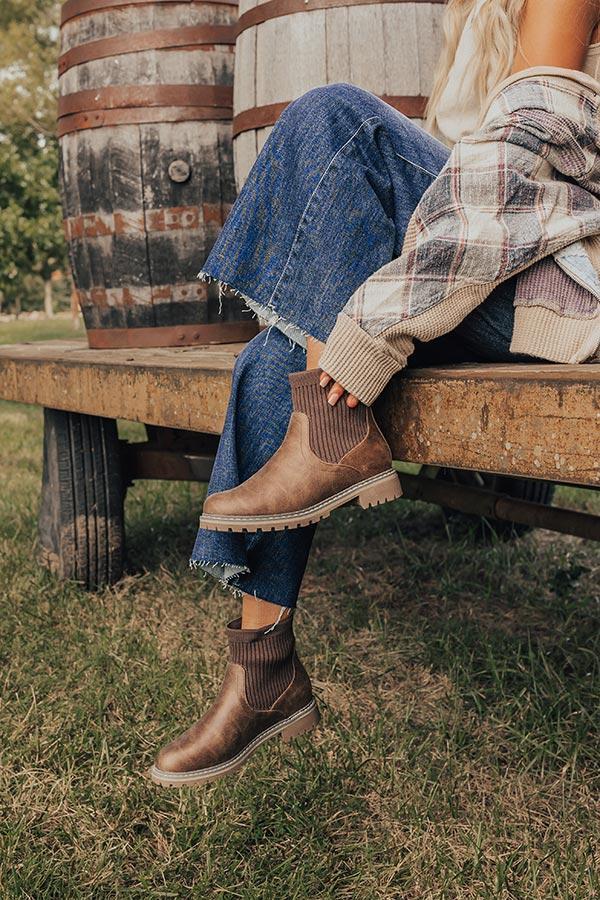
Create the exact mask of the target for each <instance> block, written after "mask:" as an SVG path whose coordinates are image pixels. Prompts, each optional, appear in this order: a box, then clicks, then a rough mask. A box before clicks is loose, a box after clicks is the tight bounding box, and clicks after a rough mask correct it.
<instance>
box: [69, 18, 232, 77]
mask: <svg viewBox="0 0 600 900" xmlns="http://www.w3.org/2000/svg"><path fill="white" fill-rule="evenodd" d="M216 44H235V31H234V27H233V25H193V26H191V27H189V28H161V29H158V30H155V31H139V32H133V33H128V34H118V35H115V36H114V37H109V38H103V39H102V40H101V41H88V43H87V44H81V45H80V46H78V47H73V48H72V49H71V50H67V52H66V53H63V54H62V56H60V57H59V59H58V74H59V75H63V74H64V73H65V72H67V71H68V70H69V69H70V68H72V67H73V66H79V65H81V64H82V63H87V62H90V61H91V60H94V59H106V58H107V57H109V56H122V55H123V54H125V53H137V52H138V51H140V50H171V49H175V48H177V49H180V50H181V49H190V50H195V49H197V48H202V47H203V46H208V47H212V46H214V45H216Z"/></svg>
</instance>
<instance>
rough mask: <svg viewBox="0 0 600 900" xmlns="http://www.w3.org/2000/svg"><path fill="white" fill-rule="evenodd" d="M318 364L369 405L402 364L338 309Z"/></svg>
mask: <svg viewBox="0 0 600 900" xmlns="http://www.w3.org/2000/svg"><path fill="white" fill-rule="evenodd" d="M319 366H320V368H321V369H323V371H324V372H327V374H328V375H331V377H332V378H334V379H335V381H339V383H340V384H341V385H343V386H344V387H345V388H346V390H347V391H348V392H349V393H350V394H354V396H355V397H358V399H359V400H360V401H361V402H362V403H364V404H365V405H366V406H371V404H372V403H374V401H375V400H376V399H377V397H378V396H379V395H380V393H381V392H382V390H383V389H384V387H385V386H386V384H387V383H388V381H389V380H390V378H391V377H392V375H395V374H396V372H399V371H400V369H402V364H401V363H400V362H398V360H396V359H394V358H393V357H392V356H390V354H389V353H387V352H386V351H385V350H384V348H383V347H382V345H381V344H380V343H379V342H378V341H377V339H376V338H373V337H371V335H369V334H367V332H366V331H364V330H363V329H362V328H361V327H360V326H359V325H357V324H356V322H355V321H354V320H353V319H351V318H350V317H349V316H347V315H345V314H344V313H340V314H339V315H338V317H337V321H336V323H335V325H334V327H333V330H332V332H331V334H330V335H329V337H328V338H327V343H326V345H325V350H324V351H323V353H322V355H321V358H320V359H319Z"/></svg>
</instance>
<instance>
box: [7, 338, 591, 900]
mask: <svg viewBox="0 0 600 900" xmlns="http://www.w3.org/2000/svg"><path fill="white" fill-rule="evenodd" d="M20 339H22V338H20ZM3 340H4V338H3ZM0 430H1V434H2V441H1V442H0V585H1V588H0V661H1V666H2V688H1V695H0V747H1V750H0V810H1V811H2V812H1V815H0V897H1V898H2V900H5V898H7V900H12V898H18V900H21V898H25V900H28V898H32V900H50V898H52V900H54V898H56V900H59V898H60V900H63V898H82V900H83V898H85V900H87V898H135V900H138V898H139V900H142V898H144V900H147V898H151V900H154V898H156V900H158V898H188V897H190V898H203V900H204V898H213V897H214V898H244V900H254V898H261V900H262V898H265V900H271V898H272V900H280V898H285V900H288V898H294V900H295V898H299V900H300V898H315V897H319V898H331V900H338V898H342V900H345V898H348V900H350V898H351V900H354V898H358V900H372V898H407V900H422V898H448V900H454V898H519V900H521V898H522V900H536V898H540V900H547V898H564V900H590V898H595V897H598V896H600V877H599V875H598V852H599V840H598V838H599V835H598V813H599V811H600V810H599V805H600V804H599V800H598V797H599V788H600V783H599V782H600V779H599V772H600V759H599V757H600V753H599V749H598V725H599V722H598V709H599V699H600V678H599V671H598V662H599V649H600V647H599V645H600V630H599V628H598V626H599V624H600V623H599V618H600V616H599V604H600V589H599V587H598V585H599V583H600V580H599V562H598V548H597V545H594V544H591V543H586V542H584V541H580V540H577V539H574V538H569V537H561V536H555V535H551V534H550V533H548V532H541V531H540V532H537V533H534V534H530V535H528V536H527V537H525V538H523V539H521V540H520V541H516V542H514V543H497V544H492V545H488V546H481V545H479V544H477V543H476V542H474V541H472V540H471V539H470V538H469V537H468V536H466V537H464V538H462V539H460V540H459V539H457V538H454V539H453V540H449V536H448V534H447V531H446V528H445V525H444V520H443V518H442V516H441V514H440V512H439V511H438V510H437V509H436V508H434V507H431V506H427V505H425V504H409V503H404V502H402V501H400V502H399V503H396V504H390V505H388V506H387V507H384V508H383V509H381V510H376V511H367V512H363V511H361V510H358V509H348V510H343V511H341V512H340V513H338V514H337V515H335V516H334V517H332V519H331V520H329V521H328V522H326V523H324V525H323V526H322V528H321V529H320V531H319V535H318V538H317V540H316V544H315V550H314V554H313V556H312V560H311V564H310V568H309V571H308V574H307V578H306V582H305V590H304V594H303V600H302V604H301V609H300V611H299V613H298V615H297V629H296V630H297V635H298V643H299V650H300V653H301V655H302V657H303V659H304V661H305V663H306V665H307V668H308V669H309V671H310V673H311V674H312V677H313V680H314V687H315V691H316V694H317V696H318V700H319V703H320V706H321V710H322V714H323V721H322V726H321V727H320V728H319V730H318V731H317V732H316V733H315V734H314V737H310V736H305V737H302V738H300V739H299V740H298V741H297V742H296V743H294V744H293V745H291V746H290V745H283V744H280V743H271V744H268V745H266V746H265V747H263V748H261V750H260V751H259V752H258V753H257V754H256V755H255V756H254V757H253V759H252V761H251V762H250V763H249V764H248V765H247V767H246V768H245V769H244V770H242V772H241V774H238V775H235V776H233V777H232V778H230V779H229V780H226V781H221V782H217V783H215V784H213V785H210V786H208V787H206V788H202V789H184V790H182V791H181V792H169V791H166V790H160V789H158V788H155V787H153V786H152V785H151V784H150V783H149V782H148V780H147V779H146V778H145V775H144V773H145V770H146V769H147V767H148V765H149V764H150V763H151V761H152V759H153V756H154V753H155V752H156V749H157V748H158V747H159V746H160V744H161V743H162V742H163V741H165V740H167V739H169V738H170V737H172V736H173V735H174V734H176V733H178V731H179V730H181V728H182V727H184V726H187V725H188V724H190V723H191V721H192V720H193V719H194V718H196V717H197V716H198V715H199V713H200V712H201V711H202V710H203V709H204V708H205V707H206V705H207V704H208V703H210V701H211V698H212V697H213V696H214V693H215V691H216V689H217V687H218V684H219V680H220V678H221V676H222V673H223V669H224V666H225V658H224V652H223V650H224V647H223V625H224V623H225V622H226V621H227V620H228V619H229V618H230V617H233V616H234V615H235V614H236V610H237V605H236V601H235V599H234V598H233V597H232V596H231V595H230V594H228V593H223V592H221V590H220V589H218V588H217V587H215V585H214V583H213V582H212V581H211V580H204V579H203V578H202V577H199V576H198V575H197V574H195V573H193V572H190V571H189V570H188V568H187V558H188V555H189V550H190V547H191V543H192V541H193V537H194V533H195V523H196V521H197V516H198V512H199V508H200V503H201V498H202V489H201V488H200V487H198V486H195V485H188V484H163V485H160V484H155V483H147V484H144V485H138V486H136V487H135V488H133V489H132V490H131V491H130V493H129V496H128V500H127V509H126V512H127V528H128V539H129V557H130V562H129V572H128V575H127V577H126V578H125V579H124V581H123V582H122V583H121V584H119V585H118V586H117V587H115V588H114V589H112V590H106V591H104V592H102V593H100V594H96V595H89V594H86V593H85V592H83V591H81V590H80V589H79V588H78V587H76V586H74V585H68V584H67V585H66V584H61V583H59V582H58V581H56V580H55V579H54V578H53V577H51V576H50V575H48V574H47V573H46V572H45V571H44V570H42V569H41V568H40V567H39V566H38V564H37V562H36V556H35V533H36V515H37V503H38V497H39V479H40V466H41V449H42V418H41V412H40V410H39V409H35V408H28V407H22V406H17V405H11V404H8V403H2V404H0ZM565 498H567V499H569V500H570V502H575V501H577V503H578V504H579V505H580V506H581V507H582V508H583V507H584V506H585V508H587V509H589V510H590V511H591V510H594V511H596V512H600V495H599V494H593V493H591V492H588V493H582V494H581V493H579V492H575V491H571V492H568V494H567V493H563V494H562V495H561V500H564V499H565Z"/></svg>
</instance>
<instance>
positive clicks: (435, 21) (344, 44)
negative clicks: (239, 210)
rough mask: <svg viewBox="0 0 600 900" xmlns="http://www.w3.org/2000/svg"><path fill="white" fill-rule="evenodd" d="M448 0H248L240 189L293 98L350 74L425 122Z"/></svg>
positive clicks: (243, 11) (236, 124)
mask: <svg viewBox="0 0 600 900" xmlns="http://www.w3.org/2000/svg"><path fill="white" fill-rule="evenodd" d="M444 3H445V0H386V2H380V0H266V2H260V0H258V2H257V0H240V18H239V21H238V24H237V28H236V33H237V41H236V59H235V79H234V93H233V111H234V119H233V134H234V160H235V172H236V181H237V185H238V189H239V188H240V187H241V186H242V184H243V183H244V181H245V179H246V177H247V175H248V172H249V171H250V168H251V166H252V164H253V162H254V160H255V159H256V156H257V154H258V153H259V152H260V150H261V149H262V146H263V144H264V142H265V140H266V139H267V137H268V135H269V134H270V132H271V129H272V126H273V124H274V123H275V122H276V121H277V118H278V116H279V115H280V113H281V112H282V111H283V109H285V107H286V106H287V104H288V103H289V102H290V101H291V100H295V99H296V98H297V97H299V96H301V95H302V94H303V93H305V91H307V90H309V89H310V88H313V87H318V86H319V85H323V84H332V83H334V82H338V81H347V82H351V83H352V84H356V85H358V86H359V87H362V88H365V89H366V90H368V91H371V92H372V93H373V94H377V95H378V96H379V97H382V98H383V99H384V100H386V101H387V102H388V103H390V104H391V105H392V106H394V107H395V108H396V109H399V110H400V111H401V112H403V113H404V114H405V115H407V116H409V117H410V118H412V119H416V120H417V122H419V124H422V117H423V113H424V110H425V105H426V103H427V97H428V95H429V91H430V89H431V83H432V76H433V70H434V68H435V65H436V62H437V57H438V55H439V51H440V47H441V45H442V27H441V18H442V14H443V8H444V6H443V5H444Z"/></svg>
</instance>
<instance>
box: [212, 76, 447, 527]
mask: <svg viewBox="0 0 600 900" xmlns="http://www.w3.org/2000/svg"><path fill="white" fill-rule="evenodd" d="M307 123H308V126H307ZM448 155H449V150H448V148H447V147H445V146H444V145H443V144H441V143H440V142H438V141H436V140H435V139H434V138H432V137H431V136H429V135H428V134H426V133H425V132H424V131H423V130H422V129H420V128H418V127H416V126H415V125H414V124H413V123H412V122H410V121H409V120H408V119H407V118H406V117H404V116H402V115H401V114H399V113H398V112H396V111H395V110H394V109H392V108H391V107H390V106H388V105H387V104H386V103H384V102H383V101H381V100H379V99H378V98H377V97H375V96H374V95H372V94H370V93H368V92H367V91H363V90H362V89H360V88H357V87H355V86H352V85H347V84H336V85H330V86H328V87H325V88H317V89H315V90H313V91H309V92H308V93H307V94H305V95H304V96H303V97H301V98H299V100H297V101H295V102H294V103H292V104H290V106H289V107H288V108H287V109H286V110H285V111H284V113H283V115H282V116H281V119H280V120H279V123H278V125H277V126H276V127H275V129H274V130H273V132H272V134H271V135H270V137H269V140H268V141H267V142H266V144H265V147H264V149H263V151H262V152H261V154H260V156H259V158H258V160H257V162H256V164H255V166H254V167H253V169H252V171H251V173H250V177H249V179H248V182H247V183H246V185H245V186H244V188H243V190H242V192H241V194H240V197H239V198H238V202H236V204H235V205H234V207H233V209H232V213H231V217H230V219H228V223H227V224H226V227H225V229H224V230H223V233H222V234H221V236H220V238H219V240H218V241H217V243H216V245H215V247H214V248H213V251H212V252H211V254H210V256H209V258H208V260H207V262H206V264H205V266H204V269H203V272H202V273H200V274H201V275H202V276H203V277H205V278H214V279H217V280H218V281H219V282H220V284H221V285H222V286H225V285H227V286H229V287H231V288H233V289H235V290H236V291H237V292H238V293H239V294H240V295H241V296H242V297H243V298H244V299H245V300H246V302H247V303H248V305H249V306H250V307H251V308H252V309H255V310H257V311H259V312H260V314H261V315H262V316H263V317H264V318H266V319H267V321H271V322H272V323H273V324H275V325H276V326H277V328H280V329H281V330H283V331H284V332H286V333H287V334H289V335H290V336H291V337H293V338H295V339H297V340H299V341H300V340H302V341H303V342H304V343H306V336H307V335H308V336H309V338H310V339H311V340H310V341H309V348H308V349H309V358H308V361H307V367H308V368H309V369H311V367H312V363H313V362H315V361H316V356H317V353H318V349H319V345H318V344H314V343H312V341H324V340H326V338H327V335H328V334H329V332H330V331H331V329H332V328H333V325H334V323H335V320H336V317H337V315H338V313H339V312H340V311H341V309H342V307H343V305H344V304H345V303H346V301H347V299H348V298H349V297H350V296H351V294H352V293H353V292H354V290H356V288H357V287H358V286H359V285H360V284H361V283H362V282H363V281H364V280H365V279H366V278H368V276H369V275H370V274H372V273H373V272H374V271H375V270H376V269H378V268H380V267H381V266H382V265H383V264H384V263H385V262H386V261H389V260H390V259H392V258H393V257H394V256H395V255H397V254H398V253H399V252H400V250H401V246H402V242H403V237H404V231H405V228H406V225H407V223H408V221H409V219H410V216H411V214H412V212H413V210H414V208H415V206H416V204H417V202H418V201H419V199H420V197H421V196H422V194H423V192H424V191H425V190H426V189H427V187H429V185H430V184H431V182H432V181H433V180H434V178H435V177H436V175H437V173H438V172H439V170H440V168H441V167H442V166H443V164H444V162H445V161H446V159H447V157H448ZM283 207H285V215H284V214H283ZM273 212H275V215H273ZM230 222H231V230H229V229H228V228H227V225H229V224H230ZM357 364H358V363H357ZM313 374H314V378H313V379H312V381H311V380H310V379H307V380H302V383H301V385H299V386H298V390H294V392H293V394H294V414H295V413H296V412H297V413H298V416H296V417H295V420H294V421H291V422H290V430H289V431H288V433H287V435H286V439H285V441H284V443H283V446H282V447H281V448H280V449H281V453H279V455H278V457H277V458H273V459H270V460H269V463H268V464H267V466H268V468H267V466H265V467H264V469H263V471H262V476H261V478H262V480H261V483H260V485H259V484H258V482H257V480H256V479H255V480H254V481H253V482H252V483H249V482H243V483H242V484H240V485H239V487H238V488H237V489H229V490H228V491H219V492H216V493H211V495H210V497H209V498H208V499H207V503H206V505H205V509H204V513H203V517H202V520H201V524H202V525H203V526H204V527H205V528H206V529H213V528H214V529H227V528H230V529H231V530H236V531H242V530H247V531H249V532H252V531H256V530H257V529H259V528H262V529H264V528H267V529H275V530H279V529H284V528H292V527H302V526H304V525H305V524H307V523H309V522H313V521H318V519H319V518H322V517H324V516H325V515H328V514H329V512H330V511H331V510H333V509H335V508H336V507H337V506H339V505H341V504H343V503H345V502H347V501H348V500H350V499H353V498H354V497H356V498H357V499H358V501H359V502H360V503H361V504H362V505H374V504H377V503H380V502H384V501H386V500H389V499H393V498H394V497H396V496H398V492H399V485H398V479H397V476H396V475H395V473H394V471H393V469H392V468H391V460H390V455H389V448H387V445H385V442H384V441H383V439H382V436H381V434H380V433H379V430H378V429H377V426H376V423H375V421H374V419H373V414H372V412H371V411H370V410H367V409H366V408H361V409H355V410H354V412H353V414H352V415H351V414H350V413H349V412H348V410H344V409H343V408H342V406H341V405H340V407H338V408H337V409H335V411H332V412H329V413H326V412H325V411H324V410H323V408H322V398H321V396H320V394H321V393H322V391H321V389H320V388H319V378H318V372H317V370H316V369H314V371H313ZM296 400H298V401H299V403H300V405H299V406H298V408H297V409H296V405H295V404H296ZM356 405H357V404H356ZM340 436H343V437H344V439H343V440H341V439H340ZM316 444H319V446H320V449H319V448H317V447H316ZM359 448H360V452H359ZM308 458H310V459H311V461H312V464H311V465H310V466H309V465H308V463H307V464H306V465H304V466H303V468H304V469H305V470H306V471H307V474H308V475H309V477H307V478H303V474H302V471H300V465H299V461H300V460H301V459H304V460H307V459H308ZM332 466H333V467H335V470H332ZM290 478H291V479H292V480H291V481H290V480H289V479H290Z"/></svg>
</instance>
